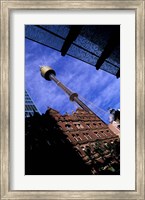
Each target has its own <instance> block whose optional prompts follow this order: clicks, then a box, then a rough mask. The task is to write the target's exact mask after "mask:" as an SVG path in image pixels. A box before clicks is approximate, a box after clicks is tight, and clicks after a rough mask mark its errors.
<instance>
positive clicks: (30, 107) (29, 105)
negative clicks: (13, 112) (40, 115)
mask: <svg viewBox="0 0 145 200" xmlns="http://www.w3.org/2000/svg"><path fill="white" fill-rule="evenodd" d="M34 112H38V110H37V108H36V106H35V105H34V102H33V101H32V99H31V98H30V96H29V95H28V93H27V91H26V90H25V117H30V116H32V115H33V114H34Z"/></svg>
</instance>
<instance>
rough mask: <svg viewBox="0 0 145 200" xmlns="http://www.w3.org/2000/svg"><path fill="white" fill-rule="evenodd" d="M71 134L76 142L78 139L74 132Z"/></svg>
mask: <svg viewBox="0 0 145 200" xmlns="http://www.w3.org/2000/svg"><path fill="white" fill-rule="evenodd" d="M72 136H73V138H74V139H75V140H76V141H77V142H78V141H79V140H78V138H77V137H76V135H75V134H72Z"/></svg>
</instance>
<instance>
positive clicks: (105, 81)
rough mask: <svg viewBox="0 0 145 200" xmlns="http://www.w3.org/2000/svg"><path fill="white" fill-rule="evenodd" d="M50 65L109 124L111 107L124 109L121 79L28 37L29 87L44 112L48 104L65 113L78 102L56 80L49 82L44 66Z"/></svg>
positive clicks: (27, 69) (26, 75)
mask: <svg viewBox="0 0 145 200" xmlns="http://www.w3.org/2000/svg"><path fill="white" fill-rule="evenodd" d="M42 65H48V66H50V67H52V68H53V69H54V70H55V72H56V77H57V78H58V79H59V80H60V81H61V82H62V83H63V84H64V85H65V86H67V87H68V88H69V89H70V90H72V91H74V92H77V93H78V94H79V98H80V99H81V100H82V101H83V102H84V103H85V104H86V105H87V106H88V107H90V108H91V109H92V110H93V112H95V113H96V114H97V115H98V116H99V117H101V118H102V120H104V121H105V122H106V123H108V115H109V112H108V108H109V107H110V108H115V109H118V108H120V79H117V78H116V77H115V76H113V75H111V74H109V73H107V72H104V71H103V70H96V69H95V67H93V66H91V65H89V64H86V63H84V62H82V61H79V60H77V59H74V58H72V57H70V56H67V55H66V56H64V57H63V56H61V54H60V52H58V51H55V50H53V49H51V48H48V47H45V46H43V45H40V44H38V43H35V42H32V41H30V40H27V39H26V40H25V89H26V90H27V92H28V94H29V95H30V97H31V98H32V100H33V102H34V104H35V105H36V107H37V109H38V110H39V112H40V113H45V111H46V110H47V108H48V107H51V108H53V109H56V110H57V111H59V112H60V113H61V114H65V113H66V112H67V113H72V111H75V110H76V108H77V107H78V105H77V104H76V103H74V102H71V101H70V100H69V98H68V96H67V94H65V93H64V91H63V90H61V89H60V88H59V87H58V86H57V85H56V84H55V83H54V82H53V81H46V80H45V79H44V78H43V77H42V76H41V74H40V66H42Z"/></svg>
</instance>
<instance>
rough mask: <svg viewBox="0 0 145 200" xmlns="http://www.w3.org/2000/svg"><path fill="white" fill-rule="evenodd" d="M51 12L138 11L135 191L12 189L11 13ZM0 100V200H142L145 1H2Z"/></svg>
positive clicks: (144, 118)
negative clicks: (16, 11)
mask: <svg viewBox="0 0 145 200" xmlns="http://www.w3.org/2000/svg"><path fill="white" fill-rule="evenodd" d="M22 9H23V10H30V9H31V10H33V9H35V10H40V9H41V10H43V9H44V10H46V9H48V10H51V9H55V10H56V9H59V10H60V9H69V10H79V9H85V10H87V9H89V10H90V9H92V10H94V9H96V10H102V9H103V10H104V9H106V10H135V23H136V24H135V30H136V33H135V45H136V46H135V50H136V52H135V54H136V55H135V56H136V57H135V63H136V66H135V74H136V75H135V85H136V87H135V98H136V100H135V135H136V140H135V141H136V143H135V157H136V170H135V173H136V183H135V185H136V187H135V190H134V191H128V190H125V191H113V190H112V191H98V190H95V191H94V190H93V191H89V190H85V191H84V190H83V191H73V190H71V191H50V190H49V191H42V190H37V191H31V190H29V191H24V190H22V191H16V190H10V165H9V162H10V101H11V96H10V93H12V91H11V92H10V76H11V74H10V72H9V67H10V31H9V30H10V12H11V11H12V10H22ZM0 16H1V28H0V29H1V30H0V31H1V36H0V37H1V46H0V48H1V68H0V69H1V70H0V75H1V79H0V82H1V84H0V85H1V91H0V94H1V101H0V115H1V116H0V117H1V123H0V137H1V138H0V141H1V148H0V151H1V154H0V164H1V171H0V177H1V178H0V181H1V185H0V187H1V190H0V191H1V195H0V199H1V200H8V199H9V200H10V199H17V200H18V199H23V200H24V199H43V200H44V199H66V200H67V199H69V200H71V199H73V200H74V199H80V200H81V199H82V200H85V199H87V200H89V199H90V200H95V199H134V200H135V199H136V200H143V199H145V196H144V189H145V180H144V174H145V170H144V157H145V149H144V133H145V132H144V128H145V127H144V125H145V121H144V120H145V114H144V113H145V103H144V100H145V98H144V97H145V90H144V89H145V87H144V85H145V73H144V71H145V65H144V61H145V51H144V47H145V40H144V39H145V37H144V36H145V1H144V0H130V1H127V0H123V1H118V0H113V1H110V0H105V1H104V0H88V1H87V0H82V1H78V0H73V1H72V0H70V1H69V0H68V1H61V0H60V1H55V0H54V1H52V0H45V1H35V0H34V1H33V0H31V1H23V0H13V1H11V0H1V14H0Z"/></svg>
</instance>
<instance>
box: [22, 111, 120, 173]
mask: <svg viewBox="0 0 145 200" xmlns="http://www.w3.org/2000/svg"><path fill="white" fill-rule="evenodd" d="M25 174H26V175H91V174H98V175H100V174H102V175H103V174H107V175H109V174H113V175H116V174H120V141H119V137H118V136H117V135H115V134H114V133H113V132H112V131H111V130H110V129H109V128H108V125H106V124H105V123H104V122H103V121H102V120H101V119H100V118H98V117H97V116H95V115H94V114H91V113H88V112H86V111H84V110H83V109H81V108H78V109H77V110H76V112H73V113H72V115H69V114H65V115H61V114H60V113H59V112H58V111H56V110H54V109H51V108H49V109H48V110H47V111H46V113H45V114H43V115H40V114H39V113H37V112H36V113H34V115H33V116H30V117H27V118H26V119H25Z"/></svg>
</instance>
